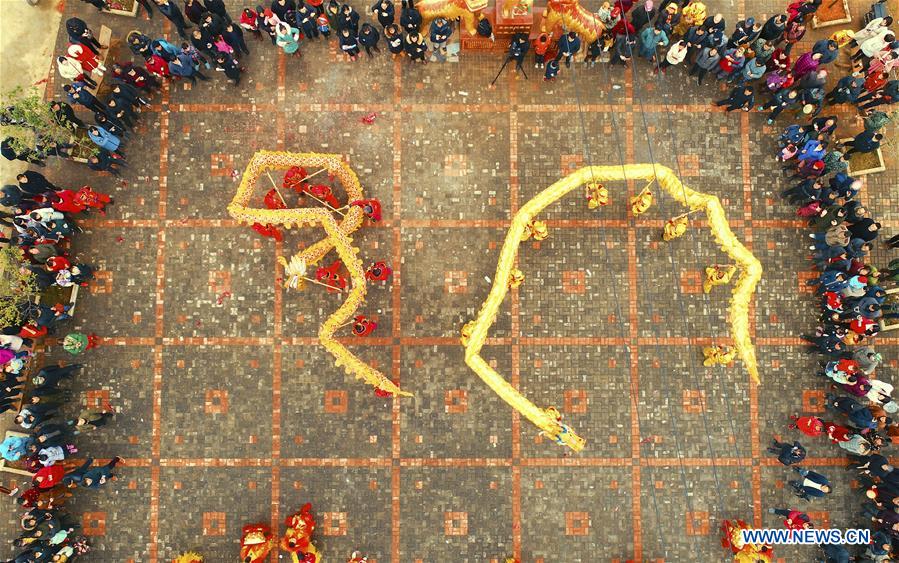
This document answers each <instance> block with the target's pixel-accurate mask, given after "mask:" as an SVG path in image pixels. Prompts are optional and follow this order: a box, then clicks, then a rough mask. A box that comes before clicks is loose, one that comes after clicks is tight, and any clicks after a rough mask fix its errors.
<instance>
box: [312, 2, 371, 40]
mask: <svg viewBox="0 0 899 563" xmlns="http://www.w3.org/2000/svg"><path fill="white" fill-rule="evenodd" d="M317 17H318V12H316V11H315V8H313V7H312V6H310V5H308V4H306V3H305V2H302V1H301V2H300V5H299V6H298V7H297V11H296V18H297V25H298V26H299V27H300V29H302V30H303V35H305V36H306V39H317V38H318V26H316V25H315V18H317ZM356 21H357V22H358V21H359V14H356Z"/></svg>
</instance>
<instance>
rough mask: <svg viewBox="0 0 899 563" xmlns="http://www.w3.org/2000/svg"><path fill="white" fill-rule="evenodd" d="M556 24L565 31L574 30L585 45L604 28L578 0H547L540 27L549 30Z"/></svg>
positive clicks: (592, 40)
mask: <svg viewBox="0 0 899 563" xmlns="http://www.w3.org/2000/svg"><path fill="white" fill-rule="evenodd" d="M558 25H561V26H562V28H563V29H565V30H566V31H576V32H577V33H578V35H580V36H581V37H582V38H583V39H584V41H585V43H584V44H585V45H589V44H590V43H593V42H594V41H596V38H597V37H599V36H600V34H602V32H603V30H604V29H605V26H604V25H603V24H602V22H601V21H599V18H598V17H596V15H595V14H593V13H591V12H590V10H587V9H586V8H584V7H582V6H581V4H580V2H578V0H548V1H547V3H546V10H545V11H544V12H543V23H542V24H541V25H540V29H541V30H543V31H549V32H551V31H553V30H554V29H555V28H556V26H558Z"/></svg>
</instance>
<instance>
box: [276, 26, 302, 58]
mask: <svg viewBox="0 0 899 563" xmlns="http://www.w3.org/2000/svg"><path fill="white" fill-rule="evenodd" d="M275 32H276V38H277V40H276V42H277V45H278V47H281V49H282V50H283V51H284V52H285V53H286V54H288V55H296V54H297V53H299V50H300V30H299V29H297V28H295V27H291V26H289V25H288V24H286V23H284V22H280V21H279V22H278V23H277V25H276V26H275Z"/></svg>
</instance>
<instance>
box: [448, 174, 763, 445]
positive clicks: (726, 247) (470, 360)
mask: <svg viewBox="0 0 899 563" xmlns="http://www.w3.org/2000/svg"><path fill="white" fill-rule="evenodd" d="M634 179H644V180H654V181H656V182H657V183H658V185H659V187H660V188H661V189H662V190H664V191H665V192H666V193H667V194H668V195H669V196H671V197H672V198H674V199H675V200H676V201H678V202H680V203H681V204H683V205H685V206H686V207H687V208H688V209H689V210H690V211H702V212H704V213H705V215H706V219H707V221H708V225H709V229H710V230H711V232H712V236H713V237H714V238H715V241H716V242H717V243H718V246H719V247H720V248H721V250H722V251H724V253H725V254H727V255H728V256H729V257H730V258H731V260H733V261H734V262H735V263H736V264H737V268H738V269H739V271H740V275H739V277H738V279H737V281H736V283H735V284H734V286H733V290H732V292H731V301H730V307H729V314H728V317H729V319H728V320H729V324H730V333H731V338H732V339H733V344H734V349H735V351H736V355H737V356H738V357H739V358H740V359H741V360H742V361H743V364H744V365H745V366H746V370H747V371H748V372H749V374H750V376H751V377H752V379H753V380H755V381H756V382H758V364H757V360H756V355H755V347H754V346H753V344H752V339H751V337H750V329H749V302H750V300H751V299H752V296H753V294H754V292H755V287H756V285H757V284H758V282H759V280H760V279H761V277H762V265H761V263H760V262H759V261H758V259H757V258H756V257H755V256H753V254H752V253H751V252H750V251H749V250H748V249H747V248H746V247H745V246H743V244H742V243H741V242H740V241H739V240H738V239H737V237H736V236H735V235H734V233H733V232H732V231H731V230H730V226H729V225H728V222H727V217H726V216H725V214H724V208H723V207H722V206H721V202H720V201H719V200H718V198H717V197H716V196H714V195H710V194H705V193H700V192H697V191H694V190H692V189H690V188H688V187H687V186H685V185H683V183H681V181H680V180H679V179H678V178H677V176H676V175H675V174H674V172H673V171H672V170H671V169H670V168H667V167H664V166H659V165H651V164H629V165H625V166H588V167H584V168H581V169H580V170H577V171H575V172H574V173H572V174H570V175H569V176H567V177H565V178H563V179H561V180H559V181H558V182H556V183H555V184H553V185H551V186H550V187H548V188H546V189H545V190H543V191H542V192H540V193H539V194H537V195H536V196H535V197H534V198H533V199H531V200H530V201H528V202H526V203H525V204H524V205H523V206H522V207H521V209H519V210H518V212H517V213H516V214H515V217H513V219H512V225H511V227H510V228H509V230H508V232H507V233H506V238H505V241H504V242H503V247H502V250H501V251H500V255H499V261H498V263H497V266H496V274H495V275H494V277H493V283H492V285H491V287H490V293H489V294H488V295H487V298H486V300H485V301H484V303H483V305H482V306H481V309H480V311H479V312H478V315H477V317H476V318H475V319H474V320H473V321H470V322H468V323H466V324H465V326H463V327H462V330H461V338H460V341H461V343H462V346H464V347H465V363H466V364H467V365H468V367H470V368H471V369H472V371H474V372H475V373H476V374H478V376H479V377H480V378H481V379H482V380H483V381H484V382H485V383H486V384H487V385H488V386H489V387H490V388H491V389H493V391H494V392H495V393H496V394H497V395H499V396H500V397H501V398H502V399H503V400H504V401H506V402H507V403H508V404H509V405H510V406H511V407H512V408H514V409H515V410H517V411H518V412H520V413H521V414H522V415H523V416H524V417H525V418H527V419H528V420H530V421H531V422H532V423H533V424H535V425H536V426H537V427H538V428H540V430H541V431H542V433H543V434H544V435H546V436H547V437H549V438H550V439H552V440H554V441H556V442H557V443H560V444H564V445H566V446H568V447H569V448H571V449H572V450H574V451H580V450H581V449H582V448H583V447H584V443H585V441H584V438H582V437H581V436H579V435H578V434H577V433H575V432H574V430H572V429H571V428H570V427H569V426H567V425H565V424H563V423H562V422H561V416H560V415H559V412H558V411H557V410H556V409H555V408H553V407H549V408H546V409H542V408H540V407H538V406H537V405H535V404H534V403H532V402H531V401H529V400H528V399H527V398H525V397H524V396H523V395H522V394H521V393H520V392H519V391H518V390H517V389H516V388H515V387H513V386H512V385H511V384H510V383H509V382H508V381H506V379H505V378H504V377H503V376H502V375H500V374H499V373H497V371H496V370H495V369H494V368H493V367H491V366H490V364H489V363H488V362H487V361H486V360H484V358H483V357H481V349H482V348H483V347H484V344H485V343H486V341H487V336H488V333H489V331H490V327H491V326H493V323H494V322H495V321H496V315H497V312H498V311H499V308H500V306H501V305H502V303H503V300H504V299H505V297H506V294H507V293H508V292H509V286H510V285H511V284H512V282H513V281H515V282H516V283H517V280H516V277H517V274H516V276H513V272H514V271H515V270H516V266H515V262H516V258H517V256H518V250H519V247H520V245H521V242H522V241H524V240H527V239H528V238H530V237H531V236H533V235H534V233H535V232H536V230H537V229H536V228H535V226H536V224H537V223H538V221H535V217H536V216H537V215H538V214H539V213H540V212H541V211H543V210H544V209H545V208H546V207H547V206H549V205H550V204H552V203H554V202H556V201H558V200H559V199H561V198H562V197H564V196H565V195H566V194H568V193H570V192H571V191H573V190H576V189H579V188H580V187H581V186H584V185H586V184H588V183H593V184H598V183H602V182H608V181H625V180H634ZM647 193H648V189H644V190H643V191H642V192H641V195H645V194H647ZM645 199H647V198H645V197H644V200H645ZM633 203H634V202H632V205H633ZM649 204H650V205H651V201H650V202H649ZM643 205H645V207H646V208H648V207H649V205H646V202H645V201H644V202H643ZM641 207H643V206H642V205H641ZM540 223H542V222H540ZM540 232H541V236H542V237H543V238H545V236H546V235H547V234H548V231H547V230H546V226H545V224H543V225H542V227H541V229H540ZM523 276H524V274H521V278H522V279H523Z"/></svg>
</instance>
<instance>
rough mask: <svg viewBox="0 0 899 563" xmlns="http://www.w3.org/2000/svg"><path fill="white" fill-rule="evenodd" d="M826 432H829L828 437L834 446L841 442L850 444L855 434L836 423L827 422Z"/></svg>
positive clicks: (825, 425)
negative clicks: (850, 439)
mask: <svg viewBox="0 0 899 563" xmlns="http://www.w3.org/2000/svg"><path fill="white" fill-rule="evenodd" d="M824 430H826V431H827V437H828V438H830V441H831V442H833V443H834V444H839V443H840V442H848V441H849V438H850V437H851V436H852V434H853V432H850V431H849V429H848V428H846V427H845V426H840V425H839V424H837V423H836V422H827V423H825V424H824Z"/></svg>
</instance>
